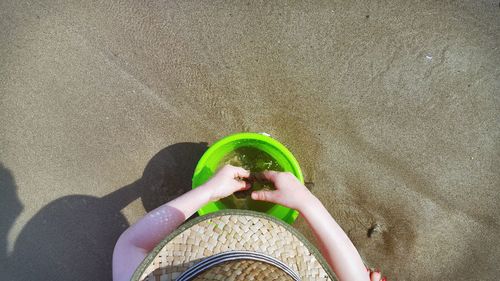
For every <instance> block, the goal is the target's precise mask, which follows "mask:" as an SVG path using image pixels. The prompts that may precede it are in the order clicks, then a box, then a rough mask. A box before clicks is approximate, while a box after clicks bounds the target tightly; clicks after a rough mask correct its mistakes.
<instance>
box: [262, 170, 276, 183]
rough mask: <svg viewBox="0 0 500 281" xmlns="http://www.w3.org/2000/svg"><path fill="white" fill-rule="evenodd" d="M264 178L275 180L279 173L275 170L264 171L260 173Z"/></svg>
mask: <svg viewBox="0 0 500 281" xmlns="http://www.w3.org/2000/svg"><path fill="white" fill-rule="evenodd" d="M260 175H261V176H262V177H263V178H264V179H266V180H269V181H272V182H275V181H276V178H277V177H278V175H279V172H276V171H264V172H262V173H261V174H260Z"/></svg>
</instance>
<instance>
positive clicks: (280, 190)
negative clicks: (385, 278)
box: [252, 171, 370, 281]
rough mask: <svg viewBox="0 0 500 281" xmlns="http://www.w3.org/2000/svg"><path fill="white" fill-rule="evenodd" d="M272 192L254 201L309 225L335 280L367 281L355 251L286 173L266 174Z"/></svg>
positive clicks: (257, 194) (320, 207)
mask: <svg viewBox="0 0 500 281" xmlns="http://www.w3.org/2000/svg"><path fill="white" fill-rule="evenodd" d="M263 175H264V177H265V178H267V179H268V180H270V181H272V182H273V183H274V185H275V187H276V190H275V191H256V192H253V193H252V198H253V199H254V200H263V201H269V202H273V203H277V204H281V205H284V206H287V207H289V208H293V209H296V210H298V211H299V212H300V213H301V214H302V216H304V218H305V219H306V221H307V223H308V224H309V225H310V226H311V228H312V230H313V232H314V235H315V236H316V239H318V241H319V245H320V250H321V252H322V253H323V256H324V257H325V258H326V260H327V262H328V264H330V266H331V268H332V269H333V271H334V272H335V274H336V275H337V277H338V278H339V280H341V281H342V280H370V276H369V274H368V272H367V270H366V267H365V265H364V264H363V261H362V260H361V257H360V256H359V253H358V251H357V250H356V248H355V247H354V245H353V244H352V242H351V240H350V239H349V237H347V235H346V234H345V232H344V231H343V230H342V228H341V227H340V226H339V225H338V224H337V222H335V220H334V219H333V218H332V216H330V214H329V213H328V211H327V210H326V209H325V207H324V206H323V204H321V202H320V201H319V200H318V199H317V198H316V197H315V196H314V195H313V194H312V193H311V192H309V190H308V189H307V188H306V187H305V186H304V185H302V184H301V183H300V182H299V181H298V180H297V179H296V178H295V176H293V175H292V174H290V173H280V172H273V171H268V172H264V173H263Z"/></svg>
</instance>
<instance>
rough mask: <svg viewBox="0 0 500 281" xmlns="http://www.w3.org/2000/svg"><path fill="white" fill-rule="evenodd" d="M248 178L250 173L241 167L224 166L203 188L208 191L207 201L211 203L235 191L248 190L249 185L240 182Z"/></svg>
mask: <svg viewBox="0 0 500 281" xmlns="http://www.w3.org/2000/svg"><path fill="white" fill-rule="evenodd" d="M249 176H250V172H249V171H247V170H245V169H243V168H241V167H234V166H231V165H225V166H224V167H222V168H221V169H220V170H219V171H218V172H217V173H216V174H215V175H214V176H213V177H212V178H211V179H210V180H209V181H207V182H206V183H205V184H204V185H203V186H204V188H206V189H207V190H208V191H209V194H210V199H209V200H210V201H211V202H213V201H217V200H219V199H221V198H224V197H227V196H229V195H231V194H233V193H234V192H235V191H239V190H245V189H249V188H250V185H249V184H247V183H246V182H245V181H243V180H241V179H244V178H248V177H249Z"/></svg>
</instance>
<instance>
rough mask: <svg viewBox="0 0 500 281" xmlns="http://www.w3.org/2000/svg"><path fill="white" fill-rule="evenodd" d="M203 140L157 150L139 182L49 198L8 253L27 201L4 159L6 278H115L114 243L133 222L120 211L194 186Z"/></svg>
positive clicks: (1, 243)
mask: <svg viewBox="0 0 500 281" xmlns="http://www.w3.org/2000/svg"><path fill="white" fill-rule="evenodd" d="M206 149H207V145H206V144H205V143H178V144H174V145H171V146H168V147H167V148H165V149H163V150H161V151H160V152H158V153H157V154H156V155H155V156H154V157H153V158H152V159H151V160H150V161H149V163H148V164H147V166H146V168H145V170H144V173H143V176H142V177H141V178H140V179H138V180H137V181H135V182H133V183H131V184H129V185H127V186H124V187H122V188H119V189H117V190H116V191H114V192H112V193H110V194H108V195H106V196H104V197H102V198H98V197H93V196H87V195H70V196H65V197H62V198H59V199H57V200H54V201H52V202H50V203H49V204H48V205H47V206H45V207H44V208H43V209H41V210H40V211H39V212H38V213H37V214H36V215H35V216H33V218H31V220H30V221H29V222H28V223H27V224H26V225H25V227H24V228H23V229H22V231H21V233H20V234H19V236H18V237H17V240H16V241H15V246H14V250H13V252H12V253H7V235H8V232H9V230H10V228H11V227H12V225H13V223H14V221H15V219H16V217H17V216H18V215H19V214H20V213H21V211H22V209H23V206H22V204H21V202H20V201H19V198H18V196H17V187H16V183H15V179H14V177H13V175H12V173H11V172H10V171H9V170H8V169H7V168H6V167H4V166H3V165H2V164H0V223H1V224H0V251H1V252H0V276H2V278H1V279H2V280H111V260H112V253H113V248H114V245H115V242H116V240H117V239H118V237H119V236H120V234H121V233H122V232H123V231H124V230H125V229H126V228H127V227H128V226H129V224H128V222H127V220H126V219H125V217H124V216H123V215H122V214H121V210H122V209H123V208H124V207H126V206H127V205H128V204H129V203H131V202H132V201H134V200H136V199H137V198H139V197H140V198H141V200H142V203H143V206H144V208H145V209H146V211H150V210H152V209H154V208H156V207H157V206H160V205H161V204H163V203H165V202H167V201H169V200H170V199H173V198H175V197H177V196H179V195H180V194H183V193H184V192H186V191H187V190H189V189H190V188H191V177H192V174H193V171H194V168H195V166H196V163H197V161H198V159H199V158H200V157H201V155H202V154H203V152H205V150H206Z"/></svg>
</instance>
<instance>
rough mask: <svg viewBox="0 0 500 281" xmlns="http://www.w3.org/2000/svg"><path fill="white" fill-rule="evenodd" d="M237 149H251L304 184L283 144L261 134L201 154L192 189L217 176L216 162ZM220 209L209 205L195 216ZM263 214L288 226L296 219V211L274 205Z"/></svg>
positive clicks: (231, 138) (223, 142) (239, 136)
mask: <svg viewBox="0 0 500 281" xmlns="http://www.w3.org/2000/svg"><path fill="white" fill-rule="evenodd" d="M241 147H251V148H255V149H259V150H261V151H263V152H265V153H267V154H269V155H270V156H271V157H272V158H273V159H274V160H275V161H276V162H277V163H278V164H279V165H280V166H281V167H282V168H283V170H284V171H286V172H290V173H292V174H293V175H295V177H297V179H299V180H300V182H302V183H304V177H303V176H302V171H301V170H300V166H299V163H298V162H297V160H296V159H295V157H294V156H293V155H292V153H291V152H290V151H289V150H288V149H287V148H286V147H285V146H284V145H283V144H281V143H280V142H278V141H277V140H275V139H273V138H271V137H269V136H267V135H264V134H257V133H238V134H234V135H230V136H227V137H225V138H223V139H220V140H219V141H217V142H216V143H214V144H212V145H211V146H210V148H209V149H208V150H207V151H206V152H205V153H204V154H203V156H202V157H201V159H200V161H198V164H197V165H196V169H195V171H194V175H193V184H192V187H193V189H194V188H196V187H198V186H200V185H202V184H204V183H205V182H206V181H207V180H209V179H210V178H211V177H212V176H213V175H214V173H215V172H217V168H218V167H219V165H220V161H221V160H222V159H224V157H225V156H226V155H227V154H229V153H230V152H232V151H234V150H235V149H238V148H241ZM224 209H228V208H227V207H226V206H225V205H224V204H223V203H222V202H220V201H217V202H211V203H208V204H206V205H205V206H203V207H202V208H201V209H200V210H198V214H199V215H200V216H203V215H205V214H209V213H213V212H217V211H219V210H224ZM266 213H267V214H269V215H271V216H274V217H276V218H278V219H280V220H283V221H284V222H286V223H289V224H291V223H293V222H294V221H295V219H296V218H297V216H298V215H299V212H297V211H296V210H293V209H290V208H287V207H284V206H281V205H278V204H274V205H273V206H272V207H271V208H270V209H268V210H267V211H266Z"/></svg>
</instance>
